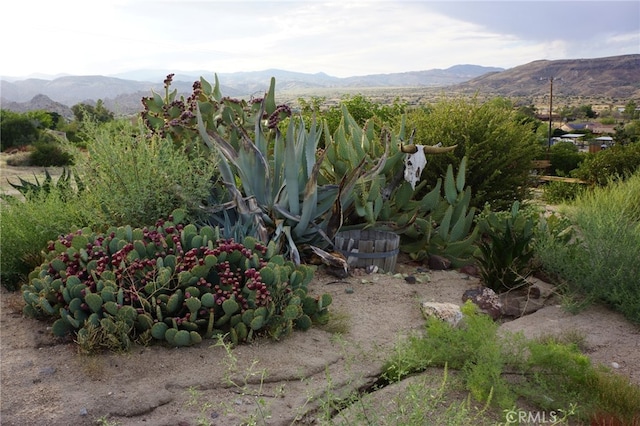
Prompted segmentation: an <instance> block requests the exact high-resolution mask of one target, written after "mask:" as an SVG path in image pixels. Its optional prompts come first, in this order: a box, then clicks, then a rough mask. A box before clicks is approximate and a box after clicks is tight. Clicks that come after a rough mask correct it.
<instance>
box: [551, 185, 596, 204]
mask: <svg viewBox="0 0 640 426" xmlns="http://www.w3.org/2000/svg"><path fill="white" fill-rule="evenodd" d="M542 188H543V190H544V193H543V195H542V198H543V199H544V200H545V201H546V202H547V203H550V204H560V203H564V202H570V201H573V200H575V199H576V197H578V196H579V195H580V194H582V193H583V192H584V191H586V190H587V187H586V186H584V185H581V184H577V183H570V182H548V183H546V184H544V186H543V187H542Z"/></svg>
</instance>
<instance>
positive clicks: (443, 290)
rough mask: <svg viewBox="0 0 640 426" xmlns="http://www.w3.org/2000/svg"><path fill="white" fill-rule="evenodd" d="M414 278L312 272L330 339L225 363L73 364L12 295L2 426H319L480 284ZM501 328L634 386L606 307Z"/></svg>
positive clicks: (204, 353)
mask: <svg viewBox="0 0 640 426" xmlns="http://www.w3.org/2000/svg"><path fill="white" fill-rule="evenodd" d="M422 271H423V268H421V267H420V266H418V265H415V264H411V263H406V264H405V263H403V264H399V265H398V268H397V272H398V273H404V274H405V275H413V276H415V277H416V278H417V281H416V282H415V283H413V284H409V283H408V282H407V281H406V280H405V279H404V278H403V276H399V275H397V274H396V275H395V276H393V275H391V274H372V275H364V276H357V277H349V278H347V279H345V280H340V281H336V278H335V277H333V276H330V275H326V274H324V273H322V272H321V271H320V272H318V273H317V274H316V276H315V278H314V280H313V281H312V283H311V284H310V292H311V293H315V294H318V293H329V294H331V295H332V296H333V304H332V305H331V311H332V312H333V313H334V320H333V321H331V322H330V323H329V328H326V329H321V328H313V329H311V330H309V331H307V332H295V333H294V334H293V335H291V336H290V337H288V338H285V339H283V340H282V341H280V342H273V341H270V340H259V341H256V342H254V343H252V344H247V345H242V346H239V347H236V348H235V349H233V350H232V351H231V352H228V351H227V349H226V348H225V347H224V346H221V345H219V344H216V342H215V341H206V342H203V343H202V344H200V345H198V346H195V347H190V348H179V349H178V348H168V347H164V346H160V345H156V346H151V347H135V348H134V349H133V350H132V351H131V352H130V353H127V354H121V355H118V354H103V355H98V356H83V355H79V354H78V353H77V350H76V345H75V343H73V342H70V341H61V340H59V339H56V338H54V337H52V335H51V330H50V329H49V327H48V325H49V324H47V323H45V322H40V321H37V320H34V319H31V318H24V317H23V316H22V314H21V307H22V301H21V297H20V295H19V293H8V292H7V291H6V290H4V289H3V290H2V293H1V296H2V305H1V312H0V314H1V316H0V333H1V334H0V338H1V342H2V343H1V351H2V352H1V354H2V357H1V360H2V361H1V374H2V375H1V380H2V381H1V388H0V391H1V394H0V397H1V400H2V408H1V413H0V416H1V417H0V420H1V423H2V424H3V425H16V426H17V425H21V426H23V425H48V426H57V425H60V426H63V425H64V426H67V425H90V424H96V423H95V422H96V420H98V419H101V418H102V419H109V420H110V421H117V422H119V424H121V425H167V426H168V425H196V424H200V423H198V422H205V421H206V422H210V424H213V425H239V424H243V423H244V422H250V421H251V420H252V419H253V420H257V422H258V424H268V425H290V424H316V418H317V416H318V415H319V413H321V412H322V410H323V409H324V407H323V405H322V401H323V400H326V395H327V394H331V395H335V396H340V395H346V393H348V392H350V391H352V390H354V389H358V388H361V387H364V386H367V385H370V384H371V383H373V382H374V381H375V380H376V378H377V377H378V375H379V374H380V371H381V366H382V363H383V361H384V360H385V358H386V357H387V356H388V355H389V354H390V353H391V350H392V347H393V345H394V343H396V342H397V341H398V339H399V338H401V337H402V336H403V335H406V334H407V333H410V332H412V330H417V329H420V328H421V327H422V326H423V325H424V319H423V317H422V314H421V310H420V304H421V302H422V301H438V302H452V303H456V304H461V303H462V302H461V295H462V293H463V292H464V291H465V290H466V289H469V288H474V287H475V286H477V285H478V283H479V281H478V279H477V278H474V277H469V276H467V275H465V274H463V273H460V272H458V271H425V272H422ZM501 328H502V329H504V330H505V331H510V332H515V331H522V332H523V333H524V334H525V335H526V336H528V337H533V336H536V335H547V334H554V333H563V332H567V331H571V330H577V331H579V332H581V333H583V334H584V335H585V336H586V344H587V353H588V355H589V356H590V357H591V358H592V359H593V361H594V362H598V363H603V364H606V365H609V366H611V365H617V367H618V368H617V369H616V372H617V373H619V374H623V375H625V376H628V377H630V378H631V379H632V380H633V381H634V382H636V383H638V384H640V329H639V328H638V327H636V326H633V325H632V324H630V323H628V322H627V321H625V320H624V319H623V318H622V317H621V316H620V315H618V314H617V313H614V312H612V311H609V310H607V309H605V308H602V307H598V306H594V307H592V308H589V309H587V310H585V311H584V312H582V313H580V314H578V315H573V314H569V313H567V312H565V311H564V310H563V309H562V308H561V307H560V306H558V305H556V304H555V303H551V304H549V305H548V306H546V307H544V308H542V309H541V310H539V311H537V312H536V313H534V314H531V315H528V316H525V317H522V318H520V319H517V320H515V321H509V322H506V323H504V324H503V325H501ZM336 331H339V332H340V333H341V334H336V333H334V332H336ZM612 363H616V364H612ZM388 393H389V389H386V390H385V394H387V395H388ZM385 398H387V397H385Z"/></svg>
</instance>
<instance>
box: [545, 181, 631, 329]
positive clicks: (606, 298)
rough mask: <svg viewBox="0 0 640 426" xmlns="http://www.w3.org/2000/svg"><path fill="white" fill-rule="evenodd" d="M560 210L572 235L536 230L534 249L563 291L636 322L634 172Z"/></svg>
mask: <svg viewBox="0 0 640 426" xmlns="http://www.w3.org/2000/svg"><path fill="white" fill-rule="evenodd" d="M566 214H567V216H568V217H569V219H570V221H571V222H572V223H573V224H574V226H575V229H576V238H575V240H574V241H573V242H572V243H570V244H566V243H565V242H564V241H561V240H558V239H554V238H552V237H551V236H550V235H548V234H547V235H542V236H541V238H539V239H538V242H537V245H536V254H537V257H538V258H539V260H540V261H541V264H542V266H543V267H544V269H546V270H547V271H549V272H551V273H553V274H555V275H556V276H558V277H560V278H561V279H562V281H564V282H565V283H566V285H567V287H568V289H569V290H571V291H573V292H576V293H578V294H581V295H583V296H586V298H587V299H588V300H597V301H602V302H605V303H607V304H609V305H610V306H612V307H613V308H614V309H616V310H618V311H620V312H621V313H622V314H624V315H625V316H626V317H627V318H628V319H629V320H631V321H633V322H636V323H640V171H639V172H636V173H635V175H633V176H631V177H630V178H629V179H627V180H626V181H612V182H611V183H610V184H609V185H608V186H606V187H604V188H595V189H594V190H592V191H587V192H585V193H583V194H581V195H580V196H578V197H577V198H576V200H575V202H574V203H573V204H572V205H571V208H568V209H566Z"/></svg>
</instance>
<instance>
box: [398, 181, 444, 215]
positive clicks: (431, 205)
mask: <svg viewBox="0 0 640 426" xmlns="http://www.w3.org/2000/svg"><path fill="white" fill-rule="evenodd" d="M407 184H408V182H407ZM441 188H442V179H440V178H438V182H437V183H436V186H435V187H434V188H433V189H432V190H431V191H430V192H429V193H428V194H427V195H425V196H424V197H422V200H420V202H419V203H420V210H421V211H423V212H431V211H433V210H434V209H435V208H436V206H437V205H438V202H439V201H440V191H441Z"/></svg>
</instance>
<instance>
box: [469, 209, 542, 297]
mask: <svg viewBox="0 0 640 426" xmlns="http://www.w3.org/2000/svg"><path fill="white" fill-rule="evenodd" d="M535 226H536V222H535V220H534V218H533V217H532V216H531V215H527V214H525V213H524V212H523V211H522V210H520V203H519V202H517V201H516V202H515V203H513V206H512V207H511V211H510V212H509V213H508V214H507V215H504V214H499V213H495V212H489V213H488V214H486V215H485V216H484V217H483V220H481V221H480V225H479V227H480V230H481V235H482V237H481V239H480V241H479V243H478V247H479V253H478V254H477V255H476V259H477V261H478V266H479V269H480V276H481V278H482V282H483V283H484V285H485V286H487V287H489V288H491V289H492V290H494V291H495V292H496V293H501V292H504V291H509V290H514V289H517V288H519V287H522V286H524V285H526V284H527V280H526V278H527V276H528V275H529V274H530V272H531V271H530V266H531V265H530V262H531V259H532V258H533V255H534V249H533V238H534V233H535V232H534V231H535Z"/></svg>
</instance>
